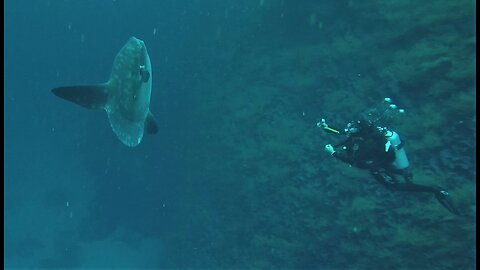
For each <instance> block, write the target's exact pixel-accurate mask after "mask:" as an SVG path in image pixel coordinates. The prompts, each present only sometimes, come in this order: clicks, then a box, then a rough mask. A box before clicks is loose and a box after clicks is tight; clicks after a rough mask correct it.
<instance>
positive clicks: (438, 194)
mask: <svg viewBox="0 0 480 270" xmlns="http://www.w3.org/2000/svg"><path fill="white" fill-rule="evenodd" d="M435 198H437V200H438V202H439V203H440V204H442V205H443V207H445V208H446V209H447V210H448V211H450V213H452V214H455V215H459V214H460V213H459V212H458V210H457V209H456V208H455V206H454V205H453V201H452V198H450V194H448V192H447V191H445V190H444V189H442V188H438V189H436V190H435Z"/></svg>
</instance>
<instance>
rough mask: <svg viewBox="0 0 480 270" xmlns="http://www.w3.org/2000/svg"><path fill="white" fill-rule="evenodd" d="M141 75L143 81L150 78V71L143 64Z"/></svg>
mask: <svg viewBox="0 0 480 270" xmlns="http://www.w3.org/2000/svg"><path fill="white" fill-rule="evenodd" d="M139 72H140V76H141V77H142V82H144V83H146V82H148V80H149V79H150V72H148V70H147V68H146V67H145V66H144V65H142V66H140V71H139Z"/></svg>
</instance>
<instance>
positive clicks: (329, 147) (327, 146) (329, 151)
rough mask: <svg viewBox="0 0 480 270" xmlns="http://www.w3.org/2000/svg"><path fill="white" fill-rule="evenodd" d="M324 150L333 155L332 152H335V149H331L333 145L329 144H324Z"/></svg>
mask: <svg viewBox="0 0 480 270" xmlns="http://www.w3.org/2000/svg"><path fill="white" fill-rule="evenodd" d="M325 151H326V152H327V153H329V154H330V155H333V153H335V150H334V149H333V146H332V145H331V144H327V145H325Z"/></svg>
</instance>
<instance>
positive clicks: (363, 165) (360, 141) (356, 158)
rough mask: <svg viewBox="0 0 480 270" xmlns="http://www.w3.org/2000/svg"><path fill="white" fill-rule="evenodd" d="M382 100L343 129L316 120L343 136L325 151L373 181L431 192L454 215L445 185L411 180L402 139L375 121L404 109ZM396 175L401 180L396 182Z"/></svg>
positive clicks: (389, 187) (388, 185) (388, 99)
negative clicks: (383, 105) (380, 106)
mask: <svg viewBox="0 0 480 270" xmlns="http://www.w3.org/2000/svg"><path fill="white" fill-rule="evenodd" d="M384 101H385V102H386V103H387V108H386V109H382V110H378V108H375V109H373V110H372V111H371V112H370V113H369V114H368V116H367V117H363V118H364V119H362V120H358V121H355V122H351V123H349V124H348V125H347V127H346V128H345V129H344V130H339V129H335V128H332V127H330V126H329V125H328V124H327V123H326V122H325V119H322V120H321V121H320V122H318V123H317V126H318V127H321V128H323V129H324V130H325V131H328V132H331V133H334V134H338V135H346V136H347V139H346V140H345V141H343V142H342V143H339V144H337V145H331V144H327V145H325V151H326V152H328V153H329V154H330V155H332V156H333V157H334V158H336V159H339V160H341V161H343V162H345V163H348V164H350V165H351V166H354V167H357V168H360V169H365V170H368V171H369V172H370V174H371V175H372V176H373V178H374V179H375V180H376V181H378V182H379V183H381V184H382V185H384V186H385V187H387V188H388V189H390V190H393V191H409V192H430V193H433V194H434V195H435V197H436V199H437V200H438V201H439V202H440V203H441V204H442V205H443V206H444V207H445V208H446V209H447V210H448V211H450V212H451V213H453V214H456V215H458V214H459V213H458V211H457V209H456V208H455V207H454V205H453V202H452V200H451V198H450V196H449V193H448V192H447V191H446V190H445V189H443V188H441V187H438V186H427V185H419V184H415V183H413V182H412V178H413V175H412V173H411V172H410V170H409V162H408V159H407V155H406V153H405V149H404V143H403V142H402V140H400V136H399V135H398V134H397V133H396V132H395V131H392V130H388V129H387V128H386V127H381V126H377V125H376V123H377V122H378V120H379V119H381V118H383V117H385V115H386V114H387V113H392V111H396V112H398V113H404V110H403V109H398V108H397V106H396V105H395V104H391V103H390V102H391V99H390V98H385V99H384ZM374 114H377V115H376V117H377V118H376V119H373V120H372V119H371V118H372V115H374ZM369 118H370V119H369ZM398 176H401V177H402V178H403V180H404V181H403V182H400V180H399V177H398Z"/></svg>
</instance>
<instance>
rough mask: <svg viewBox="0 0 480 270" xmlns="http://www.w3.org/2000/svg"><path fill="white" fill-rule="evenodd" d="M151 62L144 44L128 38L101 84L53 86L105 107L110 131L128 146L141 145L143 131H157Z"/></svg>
mask: <svg viewBox="0 0 480 270" xmlns="http://www.w3.org/2000/svg"><path fill="white" fill-rule="evenodd" d="M151 90H152V65H151V63H150V57H149V56H148V53H147V47H146V46H145V43H144V42H143V41H142V40H140V39H137V38H135V37H131V38H130V39H129V40H128V41H127V43H126V44H125V45H124V46H123V48H122V49H121V50H120V52H118V54H117V56H116V57H115V60H114V62H113V68H112V73H111V75H110V79H109V80H108V81H107V82H106V83H103V84H97V85H82V86H66V87H57V88H54V89H52V92H53V93H54V94H55V95H56V96H58V97H60V98H63V99H65V100H68V101H70V102H73V103H76V104H78V105H80V106H83V107H86V108H89V109H104V110H105V111H106V112H107V116H108V120H109V122H110V126H111V127H112V130H113V132H114V133H115V134H116V135H117V137H118V139H120V141H122V143H124V144H125V145H127V146H130V147H134V146H137V145H138V144H140V142H141V141H142V138H143V134H144V131H146V132H147V133H149V134H155V133H157V132H158V126H157V123H156V121H155V118H154V117H153V115H152V113H151V112H150V95H151Z"/></svg>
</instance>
